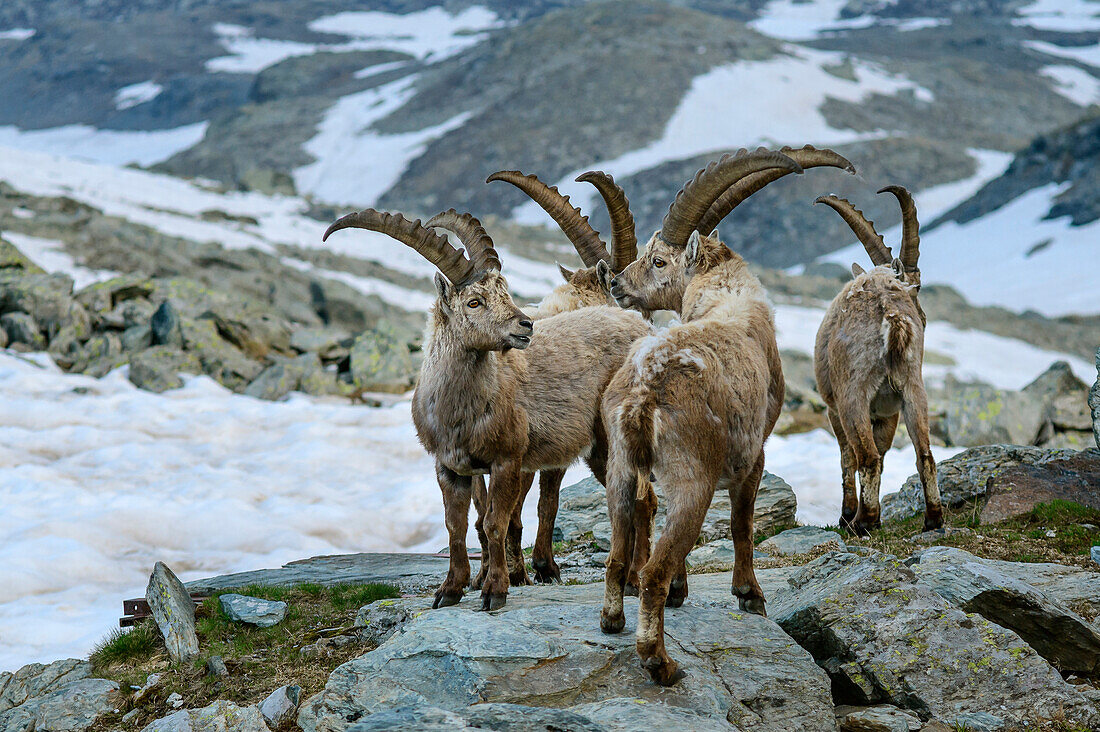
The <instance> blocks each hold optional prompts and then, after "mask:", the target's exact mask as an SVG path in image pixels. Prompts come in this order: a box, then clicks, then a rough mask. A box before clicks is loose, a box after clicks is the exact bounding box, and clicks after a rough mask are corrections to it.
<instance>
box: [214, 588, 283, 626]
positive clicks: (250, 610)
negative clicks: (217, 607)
mask: <svg viewBox="0 0 1100 732" xmlns="http://www.w3.org/2000/svg"><path fill="white" fill-rule="evenodd" d="M219 601H220V602H221V607H222V611H223V612H224V613H225V614H226V615H227V616H229V619H230V620H232V621H234V622H237V623H250V624H252V625H255V626H256V627H258V628H270V627H271V626H273V625H278V624H279V623H281V622H282V621H283V618H285V617H286V609H287V608H286V603H285V602H278V601H274V600H261V599H260V598H258V597H249V596H247V595H235V594H228V595H222V596H221V597H220V598H219Z"/></svg>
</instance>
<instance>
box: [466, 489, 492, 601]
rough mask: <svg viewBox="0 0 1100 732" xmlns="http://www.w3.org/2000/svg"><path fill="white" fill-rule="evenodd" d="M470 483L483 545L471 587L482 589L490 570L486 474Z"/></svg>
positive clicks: (476, 525)
mask: <svg viewBox="0 0 1100 732" xmlns="http://www.w3.org/2000/svg"><path fill="white" fill-rule="evenodd" d="M470 485H471V486H472V489H473V493H472V495H473V502H474V510H475V512H476V513H477V520H476V521H475V522H474V529H475V530H476V531H477V541H478V544H480V545H481V561H480V562H479V565H480V566H479V568H478V571H477V576H476V577H474V579H473V580H472V581H471V582H470V589H472V590H480V589H481V584H482V583H483V582H484V581H485V573H486V572H488V571H489V537H487V536H486V535H485V512H486V511H487V510H489V496H488V492H487V491H486V490H485V476H483V475H475V476H473V478H472V479H471V482H470Z"/></svg>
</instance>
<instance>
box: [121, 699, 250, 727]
mask: <svg viewBox="0 0 1100 732" xmlns="http://www.w3.org/2000/svg"><path fill="white" fill-rule="evenodd" d="M141 732H270V731H269V729H268V726H267V724H266V723H265V722H264V717H263V715H262V714H260V709H259V707H257V706H256V705H252V706H247V707H240V706H237V705H236V704H234V703H233V702H228V701H222V700H220V699H219V700H218V701H216V702H214V703H213V704H211V705H209V706H206V707H203V708H202V709H181V710H180V711H178V712H175V713H174V714H169V715H168V716H167V717H164V718H162V719H158V720H156V721H155V722H150V723H149V724H147V725H146V726H145V727H143V728H142V730H141Z"/></svg>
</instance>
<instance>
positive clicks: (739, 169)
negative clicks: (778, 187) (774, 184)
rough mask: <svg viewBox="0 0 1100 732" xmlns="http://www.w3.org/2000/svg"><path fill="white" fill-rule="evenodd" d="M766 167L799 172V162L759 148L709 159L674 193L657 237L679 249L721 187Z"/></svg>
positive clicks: (684, 243) (720, 192)
mask: <svg viewBox="0 0 1100 732" xmlns="http://www.w3.org/2000/svg"><path fill="white" fill-rule="evenodd" d="M769 168H782V169H784V170H788V171H791V172H796V173H801V172H802V166H800V165H799V164H798V163H796V162H795V161H794V160H791V159H790V158H789V157H787V156H786V155H784V154H783V153H778V152H772V151H770V150H765V149H763V148H761V149H759V150H757V151H755V152H751V153H750V152H747V151H745V150H740V151H738V152H737V153H735V154H732V155H731V154H727V155H723V156H722V157H721V159H719V160H716V161H714V162H712V163H710V164H709V165H707V166H706V167H705V168H703V169H702V170H700V171H699V172H698V173H696V174H695V177H694V178H692V179H691V180H690V181H688V182H687V183H686V184H684V187H683V188H681V189H680V192H679V193H677V194H676V198H675V200H673V202H672V205H671V206H669V209H668V213H667V214H665V219H664V221H663V222H661V238H662V239H664V241H665V243H667V244H669V245H670V246H674V247H677V248H679V249H683V248H684V247H686V246H687V240H688V237H689V236H691V232H693V231H695V228H696V227H697V226H698V225H699V220H700V219H701V218H703V214H705V213H706V212H707V209H709V208H710V206H711V204H712V203H714V201H715V200H716V199H717V198H718V196H720V195H721V194H722V192H723V191H725V190H726V189H727V188H729V187H730V186H731V185H733V184H734V183H736V182H737V181H739V180H741V179H742V178H744V177H745V176H746V175H751V174H752V173H758V172H760V171H761V170H767V169H769Z"/></svg>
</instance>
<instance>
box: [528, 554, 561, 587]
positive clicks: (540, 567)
mask: <svg viewBox="0 0 1100 732" xmlns="http://www.w3.org/2000/svg"><path fill="white" fill-rule="evenodd" d="M531 566H532V567H533V568H534V570H535V580H536V581H537V582H540V583H542V584H544V585H548V584H551V583H554V584H558V585H560V584H561V570H560V569H558V565H557V564H556V563H554V561H553V560H551V561H549V562H548V561H546V560H544V559H541V560H540V559H536V560H534V561H533V562H531Z"/></svg>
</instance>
